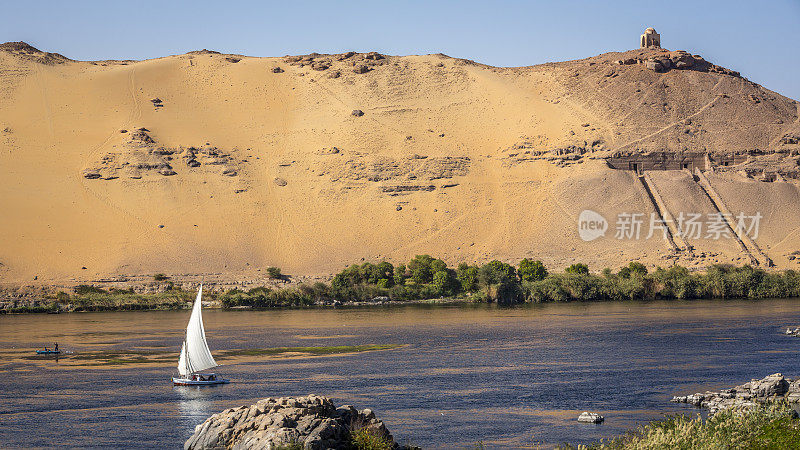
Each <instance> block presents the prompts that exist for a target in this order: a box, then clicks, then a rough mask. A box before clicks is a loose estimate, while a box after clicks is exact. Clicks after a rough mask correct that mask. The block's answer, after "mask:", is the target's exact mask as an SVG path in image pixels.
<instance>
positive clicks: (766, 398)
mask: <svg viewBox="0 0 800 450" xmlns="http://www.w3.org/2000/svg"><path fill="white" fill-rule="evenodd" d="M781 400H785V401H787V402H790V403H800V379H798V380H794V381H792V379H791V378H786V377H784V376H783V375H782V374H780V373H774V374H772V375H769V376H767V377H764V378H762V379H760V380H756V379H753V380H751V381H750V382H748V383H745V384H743V385H741V386H736V387H734V388H731V389H723V390H721V391H719V392H710V391H709V392H706V393H705V394H701V393H697V394H692V395H686V396H676V397H673V398H672V401H673V402H677V403H691V404H692V405H694V406H697V407H700V408H708V410H709V412H711V413H712V414H713V413H715V412H717V411H719V410H722V409H727V408H751V407H753V406H755V405H756V404H757V403H767V402H771V401H781Z"/></svg>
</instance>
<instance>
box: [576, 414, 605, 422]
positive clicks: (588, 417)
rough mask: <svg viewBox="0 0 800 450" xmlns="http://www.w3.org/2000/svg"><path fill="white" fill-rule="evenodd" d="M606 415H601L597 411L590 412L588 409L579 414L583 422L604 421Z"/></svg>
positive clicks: (580, 420)
mask: <svg viewBox="0 0 800 450" xmlns="http://www.w3.org/2000/svg"><path fill="white" fill-rule="evenodd" d="M604 420H605V417H603V416H601V415H600V414H597V413H590V412H588V411H584V412H582V413H581V415H580V416H578V422H583V423H603V421H604Z"/></svg>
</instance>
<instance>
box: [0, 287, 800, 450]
mask: <svg viewBox="0 0 800 450" xmlns="http://www.w3.org/2000/svg"><path fill="white" fill-rule="evenodd" d="M188 317H189V311H168V312H115V313H73V314H60V315H18V316H0V358H2V359H0V376H2V383H3V384H2V388H1V389H0V447H5V448H8V447H51V446H65V447H137V448H180V447H182V444H183V442H184V441H185V440H186V439H187V438H188V437H189V436H190V435H191V433H192V431H193V429H194V426H195V425H197V424H198V423H200V422H202V421H203V420H204V419H205V418H206V417H207V416H209V415H211V414H213V413H215V412H219V411H221V410H223V409H225V408H229V407H234V406H239V405H249V404H251V403H253V402H254V401H256V400H257V399H259V398H263V397H270V396H271V397H277V396H286V395H305V394H308V393H315V394H320V395H325V396H328V397H331V398H333V399H334V401H335V402H336V404H337V405H341V404H352V405H354V406H356V407H357V408H359V409H361V408H366V407H369V408H372V409H373V410H375V411H376V413H377V415H378V417H379V418H381V419H382V420H383V421H384V422H385V423H386V425H387V427H388V428H389V429H390V430H391V431H392V433H393V434H394V436H395V438H396V439H397V440H398V441H399V442H408V443H413V444H416V445H420V446H423V447H424V448H431V447H433V448H453V447H456V448H458V447H464V448H466V447H472V446H473V445H474V444H475V443H477V442H478V441H482V442H483V443H484V445H485V446H486V447H488V448H497V447H503V448H519V447H532V446H535V445H537V444H544V446H545V447H547V446H552V445H556V444H559V443H562V442H570V443H586V442H590V441H595V440H598V439H600V438H604V437H610V436H614V435H618V434H620V433H623V432H624V431H625V430H627V429H629V428H631V427H634V426H636V425H637V424H640V423H643V422H646V421H648V420H651V419H655V418H659V417H661V416H662V414H663V413H675V412H687V413H690V414H696V413H697V412H698V410H695V409H693V408H692V407H691V406H687V405H678V404H672V403H670V402H669V400H670V398H671V397H672V396H673V395H675V394H684V395H685V394H689V393H693V392H696V391H705V390H711V389H721V388H726V387H731V386H734V385H736V384H741V383H743V382H745V381H749V380H750V378H753V377H758V378H761V377H763V376H766V375H768V374H771V373H774V372H783V373H784V374H787V375H800V358H799V357H798V349H800V339H799V338H794V337H788V336H785V335H783V334H782V332H783V330H785V328H786V326H790V325H791V326H797V325H800V300H797V299H795V300H770V301H758V302H752V301H713V302H707V301H695V302H684V303H677V302H676V303H592V304H586V303H584V304H559V305H544V306H525V307H518V308H509V309H503V308H497V307H494V306H486V305H481V306H437V307H420V306H413V307H412V306H407V307H402V306H395V307H374V308H358V309H355V308H346V309H338V310H332V309H319V310H274V311H218V310H206V311H205V312H204V318H205V326H206V333H207V335H208V340H209V345H210V347H211V349H212V351H224V350H231V349H252V348H258V349H263V348H272V347H300V346H302V347H307V346H336V345H360V344H394V345H400V347H397V348H393V349H390V350H379V351H370V352H362V353H352V354H338V355H330V356H316V357H307V356H300V357H298V356H294V357H292V356H291V355H289V356H287V355H282V356H261V357H242V358H236V357H231V358H228V359H226V360H224V361H220V362H221V363H223V364H224V365H223V366H222V367H220V368H218V369H217V370H216V372H217V373H219V374H222V375H223V376H225V377H227V378H230V379H231V381H232V382H231V384H228V385H224V386H218V387H206V388H185V387H182V388H177V387H173V386H172V385H171V383H170V379H169V377H170V375H171V374H172V373H174V372H175V369H174V366H175V365H176V363H177V357H178V351H179V349H180V343H181V341H182V339H183V333H184V330H185V326H186V322H187V320H188ZM55 341H58V343H59V345H60V347H61V348H62V349H63V350H71V351H74V352H75V353H74V355H67V356H66V357H62V358H59V359H58V360H56V359H52V358H37V357H35V356H32V353H33V351H34V350H35V349H36V348H40V347H42V346H44V345H52V343H53V342H55ZM117 351H122V352H134V353H135V352H141V353H143V354H153V353H158V354H161V356H160V357H159V358H160V359H159V360H158V361H156V362H153V361H149V362H147V361H146V362H130V361H126V362H121V361H114V360H111V361H108V360H104V361H102V363H101V362H99V361H96V360H93V359H91V358H90V357H87V356H86V355H103V354H112V353H114V352H117ZM159 352H169V353H159ZM79 357H82V358H83V359H81V358H79ZM173 360H174V361H173ZM585 410H587V411H593V412H599V413H600V414H603V415H604V416H605V417H606V421H605V423H603V424H601V425H592V424H579V423H577V421H576V418H577V416H578V414H580V413H581V412H582V411H585Z"/></svg>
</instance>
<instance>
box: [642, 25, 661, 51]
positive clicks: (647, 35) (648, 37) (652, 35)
mask: <svg viewBox="0 0 800 450" xmlns="http://www.w3.org/2000/svg"><path fill="white" fill-rule="evenodd" d="M639 46H640V47H641V48H661V35H660V34H658V33H656V30H655V29H654V28H648V29H646V30H644V34H643V35H641V37H640V38H639Z"/></svg>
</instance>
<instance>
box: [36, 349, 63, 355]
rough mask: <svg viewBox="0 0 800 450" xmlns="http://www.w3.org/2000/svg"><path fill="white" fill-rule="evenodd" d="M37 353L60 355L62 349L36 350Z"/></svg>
mask: <svg viewBox="0 0 800 450" xmlns="http://www.w3.org/2000/svg"><path fill="white" fill-rule="evenodd" d="M36 354H37V355H60V354H61V351H60V350H58V351H56V350H36Z"/></svg>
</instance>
